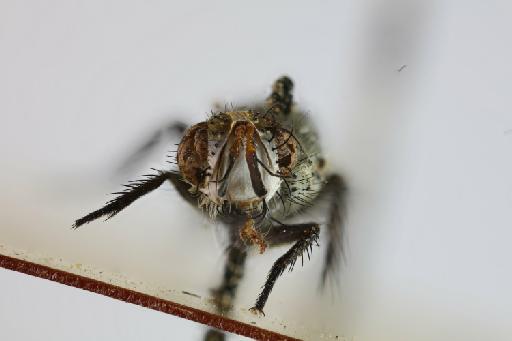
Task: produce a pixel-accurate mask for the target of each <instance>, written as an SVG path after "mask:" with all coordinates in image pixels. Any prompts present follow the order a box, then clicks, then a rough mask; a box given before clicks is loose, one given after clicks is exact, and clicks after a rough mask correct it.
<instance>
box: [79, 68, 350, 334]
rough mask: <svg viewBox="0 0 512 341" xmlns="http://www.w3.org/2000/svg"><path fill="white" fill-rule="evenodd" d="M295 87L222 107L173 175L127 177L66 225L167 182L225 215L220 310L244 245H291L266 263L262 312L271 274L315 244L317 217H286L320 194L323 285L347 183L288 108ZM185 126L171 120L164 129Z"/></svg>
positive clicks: (336, 247) (339, 235) (183, 149)
mask: <svg viewBox="0 0 512 341" xmlns="http://www.w3.org/2000/svg"><path fill="white" fill-rule="evenodd" d="M292 90H293V82H292V80H291V79H290V78H288V77H286V76H284V77H281V78H279V79H277V80H276V81H275V82H274V85H273V86H272V92H271V94H270V96H269V97H268V98H267V100H266V101H265V107H266V109H264V110H263V111H262V112H258V111H250V110H246V111H244V110H238V111H236V110H235V111H229V112H220V113H217V114H214V115H213V116H211V117H210V118H209V119H208V120H206V121H204V122H200V123H197V124H195V125H192V126H191V127H190V128H188V129H187V130H186V131H185V132H184V135H183V137H182V140H181V142H180V144H179V146H178V150H177V155H176V161H177V164H178V167H179V171H175V170H157V173H156V174H152V175H146V176H144V177H143V178H142V179H140V180H137V181H132V182H130V183H129V184H128V185H126V187H125V189H124V190H123V191H121V192H117V193H116V194H117V196H116V197H114V198H113V199H112V200H110V201H108V202H107V203H106V204H105V205H104V206H103V207H101V208H100V209H97V210H96V211H93V212H91V213H89V214H87V215H85V216H84V217H82V218H80V219H77V220H76V221H75V223H74V225H73V226H74V227H75V228H77V227H79V226H81V225H84V224H87V223H89V222H91V221H93V220H96V219H98V218H100V217H106V218H107V219H108V218H111V217H113V216H115V215H116V214H118V213H119V212H121V211H122V210H124V209H125V208H126V207H128V206H129V205H131V204H132V203H133V202H134V201H135V200H137V199H139V198H141V197H143V196H145V195H146V194H148V193H150V192H152V191H153V190H155V189H157V188H159V187H160V186H161V185H162V184H163V183H164V182H166V181H169V182H170V183H171V184H172V185H173V186H174V187H175V188H176V190H177V192H178V194H179V195H181V197H182V198H184V199H185V200H186V201H188V202H189V203H191V204H192V205H194V206H196V207H197V206H198V205H199V206H200V207H203V208H206V211H208V213H209V214H210V216H211V217H215V216H216V214H217V212H219V211H220V212H222V216H219V218H221V219H219V220H220V221H222V222H224V223H225V224H226V227H227V228H228V230H229V238H230V240H229V243H230V245H229V248H228V252H227V253H228V254H227V261H226V266H225V272H224V277H223V278H224V279H223V282H222V283H221V285H220V286H219V287H218V288H217V289H216V290H215V291H214V295H215V302H216V305H217V311H218V312H220V313H226V312H228V311H229V310H230V309H231V302H232V300H233V299H234V297H235V291H236V287H237V285H238V282H239V281H240V279H241V277H242V274H243V268H244V264H245V259H246V256H247V252H248V248H249V247H251V246H252V245H255V246H258V247H259V249H260V253H263V252H264V250H265V248H266V247H273V246H277V245H282V244H293V245H292V246H291V248H290V249H289V250H288V252H286V253H285V254H283V255H282V256H281V257H280V258H279V259H277V260H276V261H275V263H274V264H273V266H272V268H271V269H270V271H269V272H268V275H267V279H266V281H265V284H264V286H263V289H262V291H261V292H260V294H259V296H258V298H257V300H256V303H255V305H254V307H252V308H251V309H250V310H251V311H252V312H254V313H258V314H263V308H264V306H265V304H266V301H267V299H268V297H269V295H270V293H271V291H272V288H273V287H274V284H275V283H276V280H277V278H278V277H280V276H281V275H282V274H283V273H284V271H285V270H286V269H289V270H292V269H293V267H294V265H295V264H296V262H297V260H298V259H299V258H301V257H302V258H304V255H307V256H308V257H310V256H311V252H312V250H313V246H314V245H317V244H318V240H319V233H320V224H319V223H316V222H314V221H305V222H303V223H298V224H292V223H290V222H287V221H286V219H288V218H289V217H292V216H294V215H295V214H297V213H299V212H302V213H306V211H305V209H306V208H307V207H308V206H310V205H313V204H315V203H316V202H317V198H319V197H320V195H322V196H323V197H324V198H325V199H326V200H329V201H330V205H329V210H328V212H327V219H326V223H325V227H324V228H325V230H326V235H327V246H326V252H325V256H324V265H323V270H322V277H321V281H322V282H321V283H325V281H326V279H327V278H331V277H330V276H332V274H333V273H335V269H336V268H337V266H336V265H337V264H338V262H339V260H340V258H341V256H342V240H343V228H342V227H343V225H342V223H343V219H342V218H343V212H344V195H345V191H346V187H345V183H344V181H343V178H342V177H341V176H340V175H338V174H332V173H331V174H326V172H325V167H324V166H325V161H324V158H323V155H322V153H321V149H320V147H319V145H318V137H317V135H316V133H315V130H314V128H313V125H312V124H311V122H310V120H309V119H308V117H306V116H305V115H304V114H303V113H302V112H301V111H300V110H297V109H296V108H295V107H294V105H293V95H292ZM182 126H183V124H179V123H176V124H173V125H171V126H170V127H182ZM149 145H151V143H150V144H149ZM225 207H227V208H228V210H227V211H225V210H224V208H225ZM219 208H220V210H219ZM255 211H256V212H255ZM231 218H232V219H231ZM212 335H213V334H212Z"/></svg>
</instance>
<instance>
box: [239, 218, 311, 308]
mask: <svg viewBox="0 0 512 341" xmlns="http://www.w3.org/2000/svg"><path fill="white" fill-rule="evenodd" d="M319 233H320V228H319V227H318V224H316V223H306V224H296V225H285V224H281V225H278V226H273V227H272V228H271V230H270V231H269V233H268V234H267V236H266V238H267V241H268V242H269V244H270V245H279V244H284V243H289V242H292V241H295V244H294V245H293V246H292V247H291V248H290V249H289V250H288V252H286V253H285V254H284V255H282V256H281V257H279V258H278V259H277V260H276V261H275V263H274V265H272V268H271V269H270V271H269V273H268V275H267V280H266V281H265V285H264V286H263V290H262V291H261V293H260V294H259V296H258V299H257V300H256V303H255V305H254V307H252V308H251V309H249V310H250V311H251V312H253V313H256V314H261V315H265V314H264V313H263V308H264V307H265V303H266V302H267V299H268V297H269V295H270V292H271V291H272V289H273V288H274V284H275V283H276V281H277V279H278V278H279V276H281V275H282V274H283V272H284V271H285V270H286V269H289V271H292V270H293V266H294V265H295V262H296V261H297V258H299V257H301V258H302V262H303V263H304V253H306V254H307V256H308V258H309V257H310V255H311V252H312V250H313V244H317V245H318V237H319Z"/></svg>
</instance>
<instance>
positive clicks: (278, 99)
mask: <svg viewBox="0 0 512 341" xmlns="http://www.w3.org/2000/svg"><path fill="white" fill-rule="evenodd" d="M292 91H293V82H292V80H291V79H290V78H289V77H287V76H282V77H281V78H279V79H277V80H276V81H275V82H274V85H272V93H271V94H270V96H268V98H267V101H266V103H265V104H266V105H267V107H268V108H269V110H270V111H271V112H274V113H277V114H284V115H288V114H289V113H290V112H291V110H292V105H293V94H292Z"/></svg>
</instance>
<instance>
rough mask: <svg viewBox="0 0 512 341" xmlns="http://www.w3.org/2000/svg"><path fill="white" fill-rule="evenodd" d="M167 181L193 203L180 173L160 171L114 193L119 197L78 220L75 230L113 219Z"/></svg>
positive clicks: (192, 198) (74, 225)
mask: <svg viewBox="0 0 512 341" xmlns="http://www.w3.org/2000/svg"><path fill="white" fill-rule="evenodd" d="M166 180H169V181H170V182H171V183H172V184H173V185H174V186H175V187H176V189H177V190H178V193H179V194H180V195H181V196H183V197H184V198H185V199H186V200H187V201H189V202H191V203H192V202H193V200H194V197H193V196H192V195H191V194H190V193H189V192H188V187H189V185H188V184H187V183H185V182H183V181H182V180H181V176H180V174H179V173H176V172H169V171H159V172H158V173H157V174H151V175H145V176H144V178H143V179H141V180H137V181H133V182H130V183H129V184H128V185H124V186H125V187H126V189H125V190H123V191H121V192H116V193H113V194H117V197H115V198H114V199H112V200H110V201H108V202H107V203H106V204H105V206H103V207H102V208H100V209H98V210H96V211H94V212H91V213H89V214H87V215H86V216H84V217H82V218H80V219H77V220H76V221H75V223H74V224H73V228H78V227H80V226H82V225H84V224H88V223H90V222H91V221H93V220H96V219H98V218H101V217H106V219H110V218H112V217H113V216H115V215H116V214H118V213H119V212H121V211H122V210H124V209H125V208H126V207H128V206H130V205H131V204H132V203H133V202H134V201H135V200H137V199H139V198H140V197H142V196H144V195H146V194H148V193H150V192H152V191H153V190H155V189H157V188H158V187H160V186H161V185H162V184H163V183H164V182H165V181H166Z"/></svg>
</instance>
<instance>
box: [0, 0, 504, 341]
mask: <svg viewBox="0 0 512 341" xmlns="http://www.w3.org/2000/svg"><path fill="white" fill-rule="evenodd" d="M511 11H512V6H511V5H510V3H509V2H507V1H501V2H500V1H487V2H480V1H456V0H452V1H405V0H404V1H400V0H390V1H324V2H315V3H313V2H305V1H304V2H299V1H280V2H277V1H272V2H270V1H269V2H261V1H260V2H258V4H257V5H254V4H249V3H242V2H240V1H222V2H215V3H214V2H204V3H201V2H194V1H189V2H187V3H186V4H185V3H184V2H182V3H178V2H176V3H173V2H169V1H151V2H134V1H132V2H126V1H45V2H39V1H2V2H0V114H1V118H2V121H1V122H2V123H1V125H0V155H1V158H0V166H1V168H0V169H1V171H0V172H1V173H0V175H1V178H2V180H0V183H1V184H2V185H1V186H2V188H1V193H0V204H1V206H0V207H1V210H2V215H1V217H0V223H1V224H0V243H3V244H8V245H11V246H13V247H19V248H22V249H25V250H28V251H33V252H40V253H47V254H52V255H54V256H55V255H62V254H65V255H66V257H71V259H72V260H73V261H83V262H88V263H91V264H94V265H96V266H109V267H111V268H113V269H117V270H119V271H122V272H125V271H128V272H129V273H130V274H131V275H134V276H140V278H144V279H150V280H151V281H153V282H157V283H160V284H162V285H171V286H174V285H176V286H183V287H188V286H190V285H193V286H194V287H195V288H197V290H201V288H202V290H204V291H205V292H206V291H207V289H208V288H209V287H211V286H213V285H214V284H215V283H216V281H217V280H218V278H219V276H220V271H221V269H222V257H221V246H220V245H219V244H220V243H219V241H218V240H216V239H215V238H216V237H215V236H216V233H212V232H211V229H210V230H208V229H202V228H201V226H206V225H208V222H206V221H205V220H204V219H202V218H201V217H199V216H197V215H196V214H194V213H193V211H192V210H190V209H189V208H188V206H186V205H185V204H184V203H181V202H180V201H179V200H178V199H177V198H176V195H175V194H176V193H174V192H173V191H172V190H171V189H170V188H163V189H161V190H159V191H157V193H155V194H154V195H152V196H151V197H148V198H147V199H146V198H145V199H144V200H143V201H142V202H141V203H137V205H134V207H133V208H130V210H129V211H127V212H125V213H124V214H122V215H120V216H119V217H116V219H114V220H112V221H111V222H109V223H108V224H102V223H95V224H91V225H89V226H87V227H86V228H84V229H82V230H80V231H76V232H72V231H70V230H69V228H68V227H69V225H70V223H71V222H72V221H73V219H75V218H76V217H78V216H80V215H82V214H84V213H86V212H87V211H88V210H90V209H93V208H96V207H98V206H99V205H100V204H101V203H102V202H103V201H104V200H105V198H106V197H105V193H108V192H112V191H115V190H116V189H117V188H118V183H120V182H122V181H124V180H126V179H127V178H129V176H128V175H118V176H115V175H113V174H114V170H115V168H116V166H117V165H119V163H120V162H121V161H122V160H123V157H124V156H126V155H127V153H128V152H129V151H130V150H132V149H133V148H135V146H137V144H138V143H140V142H141V141H142V140H143V139H144V138H145V137H146V136H148V135H149V134H150V133H151V131H152V130H153V129H155V128H156V127H158V126H159V125H161V124H164V123H166V122H168V121H169V120H171V119H173V118H180V119H182V120H185V121H187V122H197V121H200V120H202V119H204V118H205V116H206V113H207V112H209V111H210V109H211V108H212V103H213V102H214V101H218V102H220V103H231V102H234V103H235V104H236V103H237V102H244V101H247V100H255V99H262V98H264V97H265V96H266V95H267V93H268V89H269V86H270V84H271V83H272V81H273V80H274V79H275V78H276V77H278V76H279V75H281V74H284V73H286V74H289V75H290V76H291V77H292V78H293V79H294V81H295V83H296V101H297V102H298V103H299V104H300V105H301V106H302V107H303V108H306V109H307V110H308V111H309V112H310V114H311V116H312V117H313V118H314V120H315V122H316V123H317V126H318V128H319V130H320V131H321V133H322V137H321V138H322V144H323V145H324V147H325V151H326V154H327V156H328V159H329V160H330V162H331V166H332V168H333V169H334V170H336V171H340V172H342V173H343V174H344V175H345V176H346V178H347V181H348V183H349V187H350V197H349V198H350V202H349V217H348V224H347V230H348V238H347V245H348V255H347V260H346V264H345V265H344V270H343V271H342V273H341V276H342V277H341V285H340V293H338V294H337V295H336V298H332V297H331V296H329V295H324V296H317V293H316V290H315V289H316V285H317V277H318V271H319V270H318V268H319V267H320V259H321V253H320V252H318V253H316V255H317V257H316V258H314V259H313V260H312V262H311V263H308V264H306V265H305V266H304V268H303V269H300V270H299V269H297V270H296V271H295V272H294V273H292V274H290V275H288V274H287V275H285V276H284V277H286V278H283V279H282V280H281V281H280V282H278V284H277V286H276V289H275V290H274V292H273V294H272V296H271V299H270V300H269V303H268V305H267V314H268V313H270V315H272V314H273V313H274V314H275V315H280V316H285V317H286V316H287V318H288V319H293V320H294V321H298V322H299V323H301V324H305V325H306V326H308V324H310V326H311V328H321V329H323V328H324V326H325V329H326V330H334V332H339V333H341V334H342V335H344V336H346V337H348V338H352V337H354V339H355V340H433V339H436V340H454V339H464V340H482V339H487V340H506V339H510V337H512V327H511V325H510V318H511V316H512V294H511V293H510V287H512V275H511V274H510V259H511V256H512V252H511V251H510V241H511V239H512V233H511V232H510V227H511V226H512V213H511V212H512V210H511V209H510V208H511V201H512V180H511V174H512V162H511V157H512V153H511V151H512V114H511V112H510V108H511V103H510V101H511V100H510V91H511V88H512V87H511V85H512V84H511V83H512V81H511V79H512V67H511V66H510V64H511V63H510V61H511V60H512V48H511V43H510V32H512V23H511V22H512V21H511V20H510V19H511ZM403 65H406V67H405V68H403V70H402V71H401V72H398V71H397V70H398V69H399V68H401V67H402V66H403ZM169 143H170V142H169ZM172 143H175V142H172ZM168 149H169V148H168V145H166V146H162V148H161V150H160V151H157V152H155V154H154V155H153V156H151V157H150V159H149V160H148V162H149V163H150V164H152V165H153V164H159V163H161V161H162V159H161V158H159V155H163V154H158V153H159V152H161V153H165V150H168ZM144 168H145V165H144ZM134 173H135V174H137V173H138V172H137V171H134ZM130 175H131V176H133V174H130ZM185 212H186V213H185ZM180 245H181V246H182V247H184V248H185V250H191V249H192V248H193V246H195V245H197V247H198V248H200V249H201V250H202V251H203V252H204V254H205V255H203V256H201V255H190V254H186V253H182V252H178V251H176V250H177V248H178V246H180ZM282 252H284V249H279V250H277V251H272V252H270V253H269V255H268V256H265V257H259V258H258V257H256V258H257V259H255V260H250V262H249V264H248V266H249V267H250V269H251V270H250V274H248V278H247V281H246V284H243V285H242V287H241V298H240V305H241V306H242V307H244V306H248V305H250V304H251V302H252V301H253V300H254V298H255V297H256V293H257V290H258V288H259V286H260V285H261V281H262V280H263V279H264V276H265V273H266V271H267V270H268V269H269V267H270V265H271V263H272V260H273V259H275V258H276V257H278V256H279V254H281V253H282ZM128 268H129V270H126V269H128ZM199 269H200V270H199ZM170 274H172V276H171V275H170ZM0 285H1V286H2V290H1V293H0V302H1V304H0V321H1V322H0V323H1V328H0V339H3V340H36V339H43V340H44V339H48V340H49V339H52V340H64V339H69V338H70V337H71V335H72V336H73V338H74V339H81V340H90V339H98V340H111V339H125V340H139V339H142V338H144V339H149V340H153V339H154V340H159V339H198V338H199V337H200V335H201V332H202V329H200V327H198V326H197V325H195V324H193V323H191V322H188V321H183V320H179V319H176V318H173V317H169V316H166V315H164V314H159V313H157V312H152V311H149V310H146V309H142V308H139V307H135V306H132V305H128V304H124V303H120V302H116V301H113V300H110V299H108V298H103V297H99V296H95V295H92V294H89V293H84V292H82V291H79V290H76V289H71V288H65V287H63V286H59V285H57V284H54V283H48V282H45V281H43V280H39V279H32V278H27V277H26V276H23V275H20V274H14V273H11V272H8V271H5V270H1V271H0ZM290 288H295V289H296V290H289V289H290ZM298 298H300V300H299V299H298ZM34 302H35V303H34ZM287 307H289V309H288V310H292V312H291V313H285V312H284V311H285V310H286V308H287ZM304 321H305V322H304ZM290 322H291V321H290ZM43 326H53V328H49V327H43ZM302 336H303V337H310V338H311V339H315V338H316V337H315V336H311V335H307V333H305V334H303V335H302Z"/></svg>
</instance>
